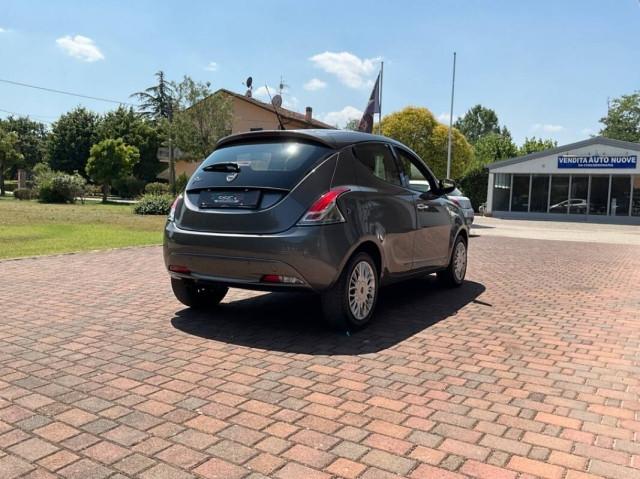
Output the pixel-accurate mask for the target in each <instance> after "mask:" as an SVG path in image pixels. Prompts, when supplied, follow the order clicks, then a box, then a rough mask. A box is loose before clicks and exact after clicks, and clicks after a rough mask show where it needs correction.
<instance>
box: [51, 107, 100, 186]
mask: <svg viewBox="0 0 640 479" xmlns="http://www.w3.org/2000/svg"><path fill="white" fill-rule="evenodd" d="M98 123H99V117H98V115H96V114H95V113H93V112H91V111H89V110H87V109H85V108H83V107H78V108H76V109H75V110H72V111H70V112H69V113H66V114H64V115H62V116H61V117H60V118H59V119H58V121H56V122H55V123H54V124H53V127H52V129H51V135H50V137H49V142H48V145H47V150H48V154H49V165H50V166H51V168H52V169H54V170H59V171H65V172H67V173H73V172H74V171H78V172H80V173H81V174H83V175H84V174H85V167H86V165H87V159H88V158H89V150H90V149H91V145H93V144H94V143H95V142H96V141H97V138H98V134H97V128H98Z"/></svg>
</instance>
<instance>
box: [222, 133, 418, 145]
mask: <svg viewBox="0 0 640 479" xmlns="http://www.w3.org/2000/svg"><path fill="white" fill-rule="evenodd" d="M287 138H290V139H299V140H307V141H312V142H315V143H320V144H322V145H324V146H327V147H329V148H333V149H340V148H343V147H345V146H349V145H354V144H357V143H364V142H367V141H381V142H385V143H391V144H394V145H398V146H401V147H403V148H405V149H409V148H407V147H406V146H404V145H403V144H402V143H399V142H397V141H395V140H392V139H391V138H387V137H386V136H382V135H372V134H370V133H363V132H361V131H351V130H321V129H308V130H260V131H249V132H246V133H238V134H235V135H230V136H226V137H224V138H222V139H221V140H220V141H219V142H218V144H217V145H216V148H219V147H221V146H223V145H229V144H233V143H243V142H245V141H255V140H263V139H264V140H272V139H287Z"/></svg>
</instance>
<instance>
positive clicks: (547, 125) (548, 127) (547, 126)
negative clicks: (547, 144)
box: [533, 123, 564, 133]
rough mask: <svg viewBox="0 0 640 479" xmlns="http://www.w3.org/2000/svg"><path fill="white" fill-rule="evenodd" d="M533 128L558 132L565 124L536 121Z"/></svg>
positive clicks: (547, 131) (546, 131)
mask: <svg viewBox="0 0 640 479" xmlns="http://www.w3.org/2000/svg"><path fill="white" fill-rule="evenodd" d="M533 130H535V131H544V132H545V133H558V132H559V131H562V130H564V126H562V125H553V124H551V123H544V124H543V123H536V124H535V125H533Z"/></svg>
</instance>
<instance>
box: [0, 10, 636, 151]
mask: <svg viewBox="0 0 640 479" xmlns="http://www.w3.org/2000/svg"><path fill="white" fill-rule="evenodd" d="M0 11H1V12H2V13H1V14H0V29H2V30H1V31H0V64H1V65H2V69H0V78H2V79H7V80H13V81H19V82H25V83H31V84H36V85H41V86H45V87H50V88H56V89H61V90H70V91H74V92H78V93H83V94H86V95H92V96H99V97H106V98H112V99H115V100H118V101H130V100H129V98H128V97H129V94H130V93H132V92H134V91H137V90H140V89H143V88H144V87H146V86H149V85H150V84H152V83H153V74H154V73H155V72H156V71H158V70H159V69H162V70H164V71H165V72H166V74H167V76H168V77H169V78H171V79H178V78H180V77H181V76H182V75H184V74H187V75H190V76H192V77H193V78H195V79H199V80H208V81H210V82H211V84H212V87H213V88H218V87H224V88H228V89H231V90H236V91H243V89H244V87H243V86H242V81H243V80H244V79H245V78H246V77H247V76H248V75H249V74H250V75H252V76H253V78H254V83H255V85H256V87H260V86H263V85H265V84H268V85H269V86H271V87H274V86H276V85H277V84H278V82H279V80H280V75H282V76H283V77H284V79H285V83H286V84H288V85H289V87H288V89H287V91H286V92H285V94H284V98H285V104H286V105H289V106H290V107H291V108H293V109H296V110H299V111H304V107H305V106H307V105H311V106H312V107H313V109H314V116H316V117H318V118H320V119H324V120H328V121H330V122H332V123H335V122H339V123H342V122H343V121H344V119H345V118H347V117H348V116H349V114H351V115H355V114H357V112H358V110H362V109H363V108H364V106H365V104H366V102H367V98H368V96H369V93H370V88H371V82H372V80H373V79H374V78H375V76H376V74H377V69H378V62H379V61H380V59H383V60H384V62H385V76H384V89H383V113H389V112H391V111H395V110H398V109H400V108H402V107H404V106H407V105H417V106H425V107H427V108H429V109H430V110H431V111H433V113H434V114H435V115H436V116H437V117H440V119H441V120H443V121H446V113H447V112H448V110H449V100H450V88H451V85H450V82H451V56H452V52H453V51H454V50H456V51H457V53H458V67H457V83H456V99H455V107H454V115H460V114H463V113H464V112H465V111H466V110H467V109H468V108H469V107H471V106H472V105H474V104H476V103H481V104H483V105H485V106H488V107H491V108H493V109H495V110H496V112H497V113H498V116H499V118H500V120H501V122H502V123H503V124H505V125H506V126H507V127H508V128H509V129H510V130H511V131H512V133H513V135H514V138H515V139H516V141H518V142H521V141H522V139H523V138H524V137H525V136H532V135H536V136H542V137H548V138H553V139H556V140H557V141H558V142H559V143H561V144H562V143H567V142H571V141H575V140H579V139H583V138H585V137H587V136H589V135H590V134H592V133H596V132H597V131H598V129H599V128H600V125H599V123H598V120H599V119H600V118H601V117H602V116H603V115H604V114H605V113H606V107H607V98H608V97H612V98H613V97H616V96H619V95H621V94H624V93H631V92H632V91H634V90H635V89H638V88H640V62H639V61H638V60H639V54H640V48H639V47H640V40H639V38H640V37H639V35H638V30H639V28H640V4H639V2H638V0H563V1H558V0H555V1H546V0H537V1H533V0H526V1H525V0H518V1H514V0H509V1H506V0H505V1H498V0H440V1H435V0H429V1H417V0H416V1H400V0H396V1H393V2H382V1H379V2H376V1H371V0H369V1H350V2H346V1H332V0H323V1H303V2H300V1H297V2H296V1H270V2H258V1H242V0H235V1H232V2H223V1H219V2H204V1H203V2H195V1H194V2H186V1H185V2H158V1H156V2H152V1H139V0H136V1H132V0H129V1H126V2H125V1H110V2H106V1H91V2H87V1H82V2H81V1H75V2H71V1H62V0H57V1H55V2H51V1H29V2H25V1H17V0H16V1H11V0H0ZM314 79H315V80H314ZM310 82H311V83H310ZM256 93H258V94H260V92H256ZM78 104H83V105H85V106H87V107H89V108H91V109H93V110H96V111H106V110H108V109H111V108H113V107H114V105H110V104H108V103H101V102H97V101H91V100H81V99H78V98H72V97H66V96H62V95H56V94H53V93H46V92H39V91H36V90H31V89H26V88H22V87H18V86H12V85H8V84H4V83H0V110H8V111H13V112H18V113H28V114H30V115H31V116H33V117H34V118H36V119H41V120H48V121H53V120H54V119H55V118H56V117H57V116H58V115H59V114H61V113H63V112H65V111H67V110H69V109H71V108H73V107H74V106H76V105H78ZM0 115H1V116H5V115H6V114H5V113H3V112H0Z"/></svg>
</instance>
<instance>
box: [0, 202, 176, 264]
mask: <svg viewBox="0 0 640 479" xmlns="http://www.w3.org/2000/svg"><path fill="white" fill-rule="evenodd" d="M165 220H166V217H165V216H140V215H136V214H134V213H133V207H132V206H131V205H119V204H106V205H103V204H100V203H94V202H89V203H86V204H84V205H83V204H80V203H78V204H74V205H50V204H43V203H38V202H36V201H18V200H15V199H13V198H12V197H5V198H2V197H0V258H17V257H20V256H34V255H42V254H55V253H69V252H73V251H87V250H95V249H107V248H119V247H123V246H140V245H152V244H161V243H162V229H163V226H164V222H165Z"/></svg>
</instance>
